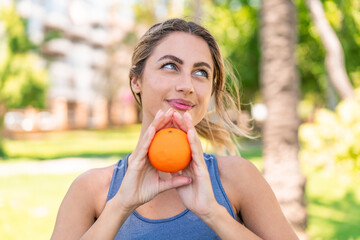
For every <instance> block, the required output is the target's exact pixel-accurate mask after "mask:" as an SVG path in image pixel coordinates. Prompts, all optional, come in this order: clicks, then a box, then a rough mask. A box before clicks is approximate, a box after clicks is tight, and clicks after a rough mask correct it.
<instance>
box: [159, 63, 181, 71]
mask: <svg viewBox="0 0 360 240" xmlns="http://www.w3.org/2000/svg"><path fill="white" fill-rule="evenodd" d="M161 68H165V69H170V70H177V67H176V65H175V64H174V63H165V64H164V65H162V66H161Z"/></svg>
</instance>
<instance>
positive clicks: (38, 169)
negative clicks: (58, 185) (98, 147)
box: [0, 158, 117, 177]
mask: <svg viewBox="0 0 360 240" xmlns="http://www.w3.org/2000/svg"><path fill="white" fill-rule="evenodd" d="M116 161H117V160H116V159H107V158H105V159H104V158H64V159H53V160H41V161H15V162H14V161H12V162H2V163H0V177H5V176H11V175H19V174H27V175H34V174H66V173H73V172H84V171H86V170H88V169H91V168H99V167H105V166H109V165H111V164H113V163H115V162H116Z"/></svg>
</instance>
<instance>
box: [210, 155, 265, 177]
mask: <svg viewBox="0 0 360 240" xmlns="http://www.w3.org/2000/svg"><path fill="white" fill-rule="evenodd" d="M216 158H217V164H218V168H219V174H220V177H221V178H222V179H224V180H239V179H241V180H242V181H245V182H246V181H251V180H253V179H254V178H257V177H259V176H261V173H260V171H259V170H258V169H257V167H256V166H255V165H254V164H253V163H252V162H250V161H249V160H246V159H244V158H242V157H238V156H217V157H216Z"/></svg>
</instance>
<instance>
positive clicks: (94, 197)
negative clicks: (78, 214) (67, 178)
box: [68, 165, 115, 216]
mask: <svg viewBox="0 0 360 240" xmlns="http://www.w3.org/2000/svg"><path fill="white" fill-rule="evenodd" d="M114 167H115V165H111V166H109V167H104V168H94V169H90V170H88V171H86V172H84V173H82V174H81V175H80V176H78V177H77V178H76V179H75V180H74V182H73V183H72V184H71V186H70V189H69V192H68V194H69V195H70V197H71V196H72V197H73V198H78V200H80V201H81V202H82V203H83V204H84V205H87V207H90V208H91V209H93V210H94V214H95V215H96V216H99V215H100V213H101V211H102V209H103V208H104V207H105V203H106V197H107V193H108V190H109V187H110V184H111V179H112V174H113V171H114Z"/></svg>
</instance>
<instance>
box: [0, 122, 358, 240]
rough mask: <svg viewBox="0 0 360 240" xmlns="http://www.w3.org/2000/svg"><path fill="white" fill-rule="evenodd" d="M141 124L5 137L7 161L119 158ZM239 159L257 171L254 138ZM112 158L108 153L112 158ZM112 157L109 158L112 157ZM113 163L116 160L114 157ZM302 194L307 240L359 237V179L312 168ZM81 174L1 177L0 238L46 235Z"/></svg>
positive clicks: (259, 161) (257, 149) (258, 153)
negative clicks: (26, 137) (39, 136)
mask: <svg viewBox="0 0 360 240" xmlns="http://www.w3.org/2000/svg"><path fill="white" fill-rule="evenodd" d="M139 129H140V128H139V126H130V127H126V128H122V129H110V130H103V131H72V132H64V133H51V134H47V135H45V136H44V138H43V139H38V140H31V141H25V140H22V141H14V140H6V147H7V152H8V154H9V156H8V158H7V160H6V161H1V160H0V168H1V166H4V165H5V164H9V163H11V162H12V161H19V160H20V159H28V161H38V160H35V159H39V160H43V159H48V158H62V157H69V156H76V157H99V156H101V157H104V158H106V159H117V158H118V157H121V156H122V155H125V154H126V153H128V152H130V151H131V150H132V149H133V148H134V147H135V144H136V140H137V137H138V134H139ZM241 146H242V148H241V150H240V151H241V155H242V157H244V158H246V159H249V160H250V161H252V162H254V164H255V165H256V166H257V167H258V168H259V169H260V170H261V169H262V165H263V164H262V151H261V144H259V142H258V141H251V142H243V143H241ZM110 156H112V157H110ZM111 161H113V160H111ZM114 161H115V160H114ZM305 173H306V177H307V186H306V195H307V209H308V216H309V219H308V229H307V232H308V234H309V235H310V237H311V239H316V240H317V239H326V240H327V239H339V240H342V239H344V240H345V239H346V240H348V239H353V240H354V239H360V228H359V226H360V188H359V187H358V186H359V185H360V179H359V177H357V178H356V177H355V176H354V175H345V174H343V173H341V171H337V170H334V171H318V172H316V171H310V170H307V169H306V168H305ZM79 174H80V173H71V174H60V175H44V174H40V175H12V176H6V177H5V176H3V177H0V239H7V240H12V239H40V240H41V239H49V237H50V235H51V232H52V230H53V227H54V223H55V218H56V214H57V211H58V208H59V205H60V203H61V200H62V198H63V197H64V195H65V193H66V191H67V189H68V188H69V186H70V184H71V182H72V181H73V180H74V179H75V178H76V177H77V176H78V175H79Z"/></svg>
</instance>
